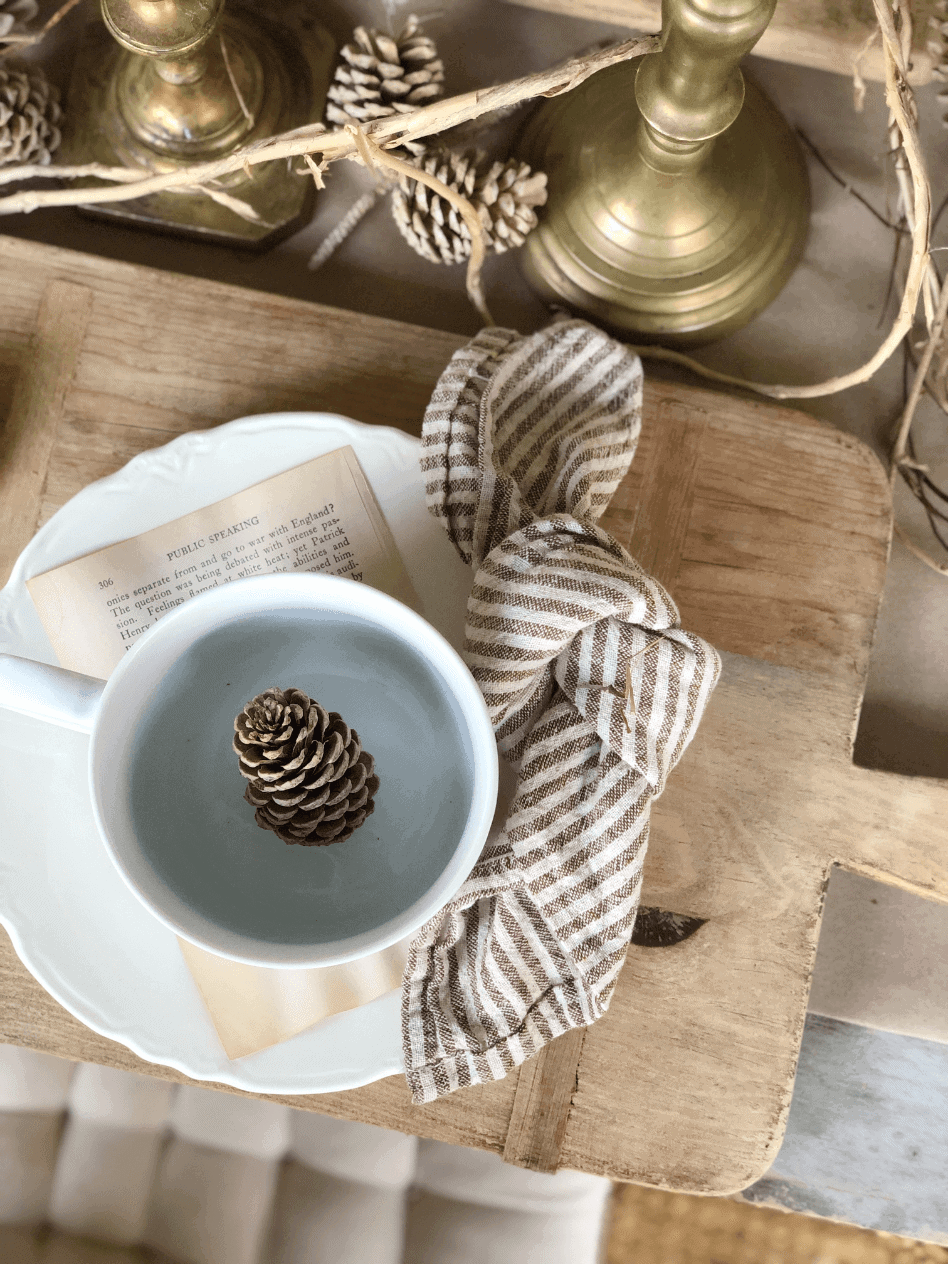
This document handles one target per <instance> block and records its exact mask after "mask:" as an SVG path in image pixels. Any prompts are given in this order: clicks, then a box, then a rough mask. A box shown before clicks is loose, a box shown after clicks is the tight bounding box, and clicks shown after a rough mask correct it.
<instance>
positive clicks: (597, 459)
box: [402, 320, 720, 1103]
mask: <svg viewBox="0 0 948 1264" xmlns="http://www.w3.org/2000/svg"><path fill="white" fill-rule="evenodd" d="M641 415H642V366H641V363H640V361H639V360H638V358H637V357H635V356H633V355H631V354H630V353H629V352H628V351H627V350H626V348H625V347H623V346H622V345H621V344H620V343H618V342H615V341H613V340H612V339H611V338H608V337H606V335H605V334H604V333H602V332H601V331H600V330H598V329H595V328H593V327H592V326H591V325H587V324H585V323H584V322H582V321H576V320H568V321H560V322H558V323H555V324H553V325H552V326H550V327H548V328H547V329H545V330H543V331H541V332H540V333H538V334H534V335H532V336H531V337H527V338H525V337H522V336H520V335H519V334H516V333H513V332H511V331H510V330H504V329H486V330H483V331H482V332H481V333H480V334H478V335H477V337H476V338H474V339H473V340H472V341H471V342H470V343H468V345H467V346H466V347H464V348H462V349H461V350H460V351H458V352H457V353H456V354H455V356H454V357H453V359H452V360H451V363H450V364H449V365H448V367H447V369H445V371H444V373H443V374H442V376H441V380H440V381H439V382H438V385H437V387H436V388H435V392H434V395H433V396H432V399H431V403H430V404H429V406H428V410H427V412H426V414H425V422H424V430H423V435H422V445H423V446H422V469H423V471H424V476H425V480H426V486H427V496H428V507H429V508H430V510H431V512H432V513H433V514H435V516H436V517H438V518H439V519H440V520H441V522H442V523H443V525H444V527H445V529H446V531H447V532H448V535H449V536H450V537H451V540H452V541H453V543H454V545H455V547H456V548H457V550H458V552H459V553H460V555H461V556H462V557H463V558H464V560H465V561H466V562H468V563H470V564H471V565H472V566H474V567H475V568H476V577H475V582H474V588H473V591H472V594H471V597H470V601H469V603H468V618H467V642H466V658H467V662H468V663H469V665H470V667H471V670H472V672H473V674H474V676H475V678H476V680H477V682H478V684H479V685H480V688H481V690H482V692H483V694H484V697H485V699H486V702H487V706H488V709H489V711H490V715H491V719H492V720H493V724H494V729H495V731H496V734H497V743H498V746H499V748H500V751H501V753H502V754H503V755H505V756H506V758H507V759H509V760H511V761H515V762H519V764H520V769H519V780H518V784H517V791H516V795H515V798H514V801H513V803H512V805H511V808H510V813H509V816H508V819H507V823H506V827H505V828H504V830H503V831H502V833H501V834H500V835H499V836H498V837H496V838H494V839H492V840H491V842H490V843H489V844H488V846H487V848H485V851H484V853H483V854H482V856H481V858H480V860H479V861H478V864H477V865H476V867H475V868H474V870H473V872H472V873H471V875H470V877H469V878H468V880H467V882H465V884H464V886H463V887H462V888H461V890H460V892H459V893H458V895H457V897H456V898H455V899H454V900H453V901H452V902H451V903H450V904H449V905H448V906H447V907H446V908H445V909H444V910H443V911H442V912H441V913H440V914H439V915H438V916H437V917H435V918H433V919H432V920H431V921H430V922H428V923H427V925H425V926H424V927H423V928H422V930H421V931H420V932H419V934H418V936H417V937H416V938H415V940H414V941H413V943H412V945H411V948H410V950H409V959H408V966H407V968H406V973H405V980H404V987H403V993H402V1031H403V1044H404V1050H405V1066H406V1074H407V1077H408V1083H409V1086H410V1088H411V1092H412V1098H413V1100H414V1101H415V1102H418V1103H421V1102H430V1101H434V1100H435V1099H436V1098H438V1097H442V1096H444V1095H445V1094H447V1093H451V1092H453V1091H454V1090H455V1089H457V1088H461V1087H464V1086H466V1085H470V1084H479V1083H483V1082H485V1081H489V1080H498V1079H502V1078H503V1077H504V1076H505V1075H506V1074H507V1072H508V1071H509V1070H510V1069H511V1067H514V1066H518V1065H519V1064H520V1063H521V1062H523V1061H525V1060H526V1059H527V1058H529V1057H531V1056H532V1055H533V1054H535V1053H537V1052H538V1051H539V1050H540V1049H541V1048H542V1047H543V1046H544V1045H545V1044H547V1043H548V1042H549V1041H550V1040H552V1039H553V1038H554V1037H555V1036H558V1035H561V1034H562V1033H563V1032H565V1031H566V1030H568V1029H569V1028H571V1027H584V1026H588V1025H589V1024H590V1023H593V1022H595V1020H596V1019H597V1018H599V1017H600V1016H601V1015H602V1014H603V1013H604V1012H605V1010H606V1009H607V1007H608V1005H609V999H610V997H611V995H612V991H613V988H614V986H615V981H616V978H617V976H618V973H619V970H620V969H621V967H622V963H623V960H624V958H625V954H626V949H627V946H628V942H629V937H630V935H631V933H632V928H633V924H634V922H635V915H636V910H637V907H638V902H639V892H640V889H641V883H642V865H643V861H644V859H645V847H646V842H647V839H648V821H649V806H650V804H651V801H652V799H653V798H654V797H655V796H656V795H658V794H660V793H661V791H662V789H663V787H664V784H665V780H666V778H667V776H668V774H669V772H670V771H671V769H672V768H673V767H674V765H675V764H676V763H677V761H678V759H679V758H680V757H681V754H682V752H683V751H684V749H685V747H686V746H687V744H688V742H689V741H690V740H691V738H692V736H693V735H694V733H695V730H696V728H697V726H698V722H699V720H700V718H701V715H702V713H703V711H704V708H705V705H706V703H707V701H708V698H709V696H710V693H711V690H712V689H713V688H714V685H715V682H716V680H717V676H718V672H719V670H720V661H719V659H718V656H717V654H716V653H715V651H714V650H713V649H712V648H711V646H710V645H708V644H706V643H705V642H704V641H702V640H701V638H700V637H697V636H693V635H691V634H690V633H688V632H683V631H682V630H681V627H680V626H679V621H678V611H677V609H676V608H675V605H674V603H673V602H672V600H671V598H670V597H669V596H668V594H667V593H666V592H665V590H664V589H663V588H662V587H661V586H660V585H659V584H658V583H656V581H655V580H653V579H651V578H650V577H649V576H648V575H646V574H645V572H644V571H643V570H642V568H641V567H640V566H639V565H638V563H637V562H636V561H635V559H634V558H632V557H631V556H630V555H629V554H628V553H627V552H626V551H625V549H623V548H622V547H621V546H620V545H619V544H617V543H616V542H615V540H613V539H612V538H611V537H610V536H609V535H607V534H606V533H605V532H604V531H602V530H601V529H600V528H599V527H597V526H596V520H597V519H598V518H599V516H600V515H601V513H602V512H603V510H604V509H605V507H606V506H607V505H608V503H609V501H610V499H611V497H612V495H613V493H614V491H615V489H616V488H617V487H618V485H619V483H620V481H621V480H622V477H623V475H624V474H625V472H626V470H627V469H628V467H629V464H630V462H631V460H632V456H633V453H634V451H635V445H636V441H637V439H638V435H639V430H640V426H641ZM630 669H631V670H630ZM628 680H631V685H632V699H633V701H632V703H631V704H630V703H629V701H628V700H627V681H628Z"/></svg>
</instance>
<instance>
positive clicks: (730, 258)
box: [519, 58, 810, 346]
mask: <svg viewBox="0 0 948 1264" xmlns="http://www.w3.org/2000/svg"><path fill="white" fill-rule="evenodd" d="M643 60H644V59H641V58H640V59H638V60H637V61H634V62H626V63H623V64H621V65H618V66H614V67H612V68H610V69H609V70H605V71H602V72H601V73H600V74H597V75H594V76H593V77H592V78H591V79H589V80H587V82H586V83H584V84H582V85H581V86H580V87H579V88H577V89H576V90H575V91H574V92H571V93H569V94H567V95H566V96H564V97H562V98H560V99H559V100H553V101H551V102H549V104H544V105H543V106H542V107H541V108H540V110H539V111H538V113H537V114H536V115H535V116H534V117H533V118H532V119H531V120H530V122H529V123H528V124H527V127H526V129H525V132H524V136H523V138H522V142H521V145H520V147H519V152H521V153H523V156H524V157H525V159H526V160H527V161H528V162H529V163H530V164H531V166H533V167H535V168H536V169H538V170H540V171H545V172H546V173H547V178H548V197H547V203H546V206H545V207H543V209H542V211H541V214H540V223H539V226H538V227H537V228H536V229H534V231H533V232H532V233H531V234H530V236H529V237H528V239H527V242H526V245H525V246H524V249H523V251H522V252H521V259H522V264H523V268H524V271H525V273H526V275H527V278H528V280H529V281H530V282H531V284H532V285H533V286H534V288H535V289H536V290H538V291H539V293H540V294H541V296H542V297H543V298H545V299H547V300H548V301H550V302H555V303H558V304H565V305H566V306H568V307H571V308H573V309H575V310H576V311H578V312H580V313H583V314H585V315H588V316H590V317H591V318H592V319H593V320H595V321H597V322H598V323H599V324H602V325H605V326H607V327H608V328H610V329H612V330H615V331H617V332H618V333H620V334H621V335H622V336H624V337H626V338H629V337H631V338H633V339H635V340H639V341H645V342H663V343H667V344H669V345H671V346H690V345H695V344H700V343H704V342H710V341H712V340H713V339H715V338H720V337H723V336H724V335H725V334H728V333H732V332H733V331H734V330H736V329H739V328H740V327H741V326H742V325H745V324H746V323H747V322H748V321H749V320H750V319H751V318H752V317H754V316H756V315H757V314H758V313H759V312H760V311H762V310H763V308H765V307H766V306H767V304H768V303H770V302H771V300H772V299H773V298H775V297H776V295H777V294H778V293H779V291H780V290H781V288H782V287H783V285H784V284H785V282H786V281H787V279H788V277H789V276H790V273H791V272H792V271H793V269H794V268H795V267H796V265H797V263H798V262H799V259H800V256H801V254H802V253H803V247H804V244H805V242H806V235H807V229H808V225H809V210H810V199H809V182H808V178H807V171H806V164H805V161H804V158H803V154H802V152H801V149H800V146H799V144H798V142H797V139H796V137H795V136H794V134H793V133H792V131H791V130H790V128H789V126H788V125H787V123H786V122H785V120H784V119H783V117H782V115H781V114H780V113H779V112H778V111H777V109H776V107H775V106H774V105H772V104H771V102H770V101H769V100H768V99H767V97H766V96H765V95H764V94H763V92H761V90H760V89H759V88H757V87H756V86H755V85H754V84H753V83H751V82H748V83H747V84H746V96H745V98H744V103H743V107H742V108H741V109H740V113H739V114H738V115H737V118H736V119H735V121H734V122H733V123H732V124H731V125H730V126H729V127H728V128H727V130H726V131H723V132H722V133H721V134H720V135H718V136H717V137H716V138H715V139H713V140H712V141H710V142H709V143H707V152H706V154H705V155H704V156H703V157H702V159H701V162H700V164H699V165H697V166H695V165H694V164H692V165H691V166H688V167H686V169H684V170H682V171H680V172H675V171H674V170H672V162H671V160H669V163H668V165H667V166H666V169H665V170H664V171H658V170H656V169H655V168H654V167H653V166H650V165H649V162H648V161H647V160H646V158H647V157H650V154H649V151H648V149H647V147H646V146H643V145H640V144H638V142H637V135H638V129H639V128H640V127H641V126H642V116H641V113H640V110H639V106H638V104H637V102H636V93H635V76H636V73H637V71H638V68H639V66H640V65H641V64H642V61H643ZM702 143H705V142H702ZM692 148H694V146H693V147H692ZM682 152H685V147H684V146H683V147H682Z"/></svg>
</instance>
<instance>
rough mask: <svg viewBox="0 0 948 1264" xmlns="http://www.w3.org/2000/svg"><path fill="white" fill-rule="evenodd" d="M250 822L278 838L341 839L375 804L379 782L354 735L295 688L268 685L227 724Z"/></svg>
mask: <svg viewBox="0 0 948 1264" xmlns="http://www.w3.org/2000/svg"><path fill="white" fill-rule="evenodd" d="M234 729H235V733H234V750H235V751H236V752H237V756H238V760H239V767H240V772H241V775H242V776H244V777H246V778H247V780H248V782H249V783H250V784H249V785H248V786H247V788H246V790H245V791H244V798H245V799H246V800H247V802H248V803H249V804H250V805H251V806H252V807H254V808H256V814H255V816H256V821H257V824H258V825H259V826H261V827H262V828H263V829H269V830H273V832H274V833H275V834H277V835H278V837H280V838H282V839H283V841H284V842H285V843H300V844H302V845H303V846H304V847H324V846H327V845H328V844H329V843H338V842H343V841H344V840H345V839H347V838H348V837H349V836H350V835H351V834H352V833H354V831H355V830H357V829H358V828H359V826H360V825H361V824H362V823H363V822H364V821H365V819H366V817H368V816H369V815H370V814H371V813H372V812H373V811H374V809H375V802H374V796H375V795H376V794H377V793H378V788H379V779H378V776H377V775H376V773H375V761H374V759H373V758H372V756H371V755H370V754H368V752H366V751H364V750H363V749H362V744H361V742H360V741H359V735H358V733H356V731H355V729H350V728H349V726H348V725H347V724H346V723H345V721H344V720H343V718H342V716H341V715H339V713H338V712H336V711H326V710H325V709H324V708H323V707H321V706H320V705H319V703H318V702H315V701H314V700H313V699H312V698H310V697H309V695H308V694H305V693H304V692H303V691H302V690H301V689H287V690H285V691H284V690H282V689H277V688H270V689H266V690H264V692H263V693H261V694H258V695H257V697H256V698H254V699H253V700H252V701H251V702H248V703H247V705H246V706H245V707H244V709H243V711H241V713H240V715H238V717H237V719H236V720H235V721H234Z"/></svg>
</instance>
